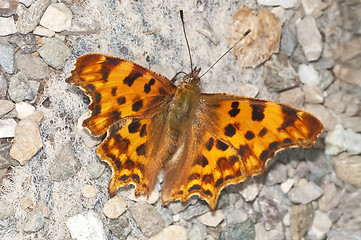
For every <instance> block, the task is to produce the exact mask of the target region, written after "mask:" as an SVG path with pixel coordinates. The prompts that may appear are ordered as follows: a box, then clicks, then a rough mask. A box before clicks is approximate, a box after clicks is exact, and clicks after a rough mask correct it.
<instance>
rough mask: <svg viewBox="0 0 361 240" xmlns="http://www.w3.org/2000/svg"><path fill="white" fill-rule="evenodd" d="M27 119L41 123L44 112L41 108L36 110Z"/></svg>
mask: <svg viewBox="0 0 361 240" xmlns="http://www.w3.org/2000/svg"><path fill="white" fill-rule="evenodd" d="M27 119H29V120H31V121H33V122H36V123H37V124H41V122H42V121H43V120H44V113H43V112H42V111H40V110H35V111H34V112H33V113H32V114H30V115H29V116H28V117H27Z"/></svg>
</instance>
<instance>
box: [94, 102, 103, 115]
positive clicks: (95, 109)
mask: <svg viewBox="0 0 361 240" xmlns="http://www.w3.org/2000/svg"><path fill="white" fill-rule="evenodd" d="M91 109H92V115H93V116H97V115H99V114H100V112H101V111H102V107H101V106H100V105H99V104H96V105H93V107H92V108H91Z"/></svg>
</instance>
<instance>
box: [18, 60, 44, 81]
mask: <svg viewBox="0 0 361 240" xmlns="http://www.w3.org/2000/svg"><path fill="white" fill-rule="evenodd" d="M15 61H16V66H17V68H18V69H19V70H20V71H21V72H23V73H24V74H25V75H26V76H27V77H28V78H30V79H43V78H47V77H49V68H48V65H47V64H46V63H45V62H44V61H43V59H41V58H40V57H39V56H35V55H33V54H18V55H17V56H16V58H15Z"/></svg>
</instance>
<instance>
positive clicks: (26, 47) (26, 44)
mask: <svg viewBox="0 0 361 240" xmlns="http://www.w3.org/2000/svg"><path fill="white" fill-rule="evenodd" d="M8 42H9V43H11V44H12V45H13V46H14V47H15V48H16V50H17V51H16V52H17V53H20V54H30V53H34V52H35V51H37V50H38V48H39V46H38V40H37V39H36V37H35V36H34V34H33V33H27V34H21V33H18V32H17V33H15V34H13V35H11V36H9V40H8ZM33 70H35V71H36V69H33Z"/></svg>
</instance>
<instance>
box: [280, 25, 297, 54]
mask: <svg viewBox="0 0 361 240" xmlns="http://www.w3.org/2000/svg"><path fill="white" fill-rule="evenodd" d="M297 44H298V40H297V36H296V34H295V33H294V32H293V31H292V30H291V28H290V26H289V25H288V24H284V25H283V28H282V35H281V45H280V50H281V52H284V53H285V54H286V55H287V56H289V57H290V56H292V54H293V52H294V51H295V49H296V46H297Z"/></svg>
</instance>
